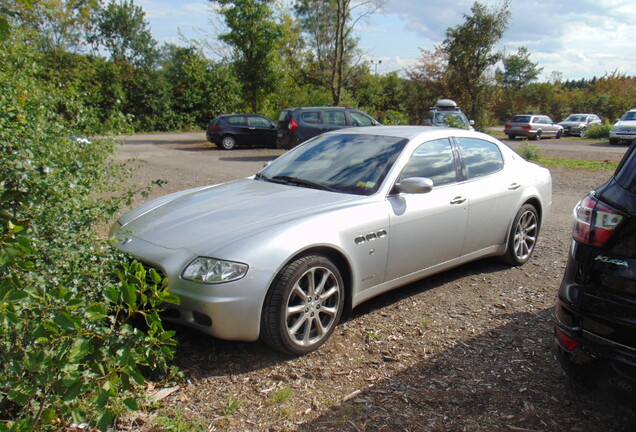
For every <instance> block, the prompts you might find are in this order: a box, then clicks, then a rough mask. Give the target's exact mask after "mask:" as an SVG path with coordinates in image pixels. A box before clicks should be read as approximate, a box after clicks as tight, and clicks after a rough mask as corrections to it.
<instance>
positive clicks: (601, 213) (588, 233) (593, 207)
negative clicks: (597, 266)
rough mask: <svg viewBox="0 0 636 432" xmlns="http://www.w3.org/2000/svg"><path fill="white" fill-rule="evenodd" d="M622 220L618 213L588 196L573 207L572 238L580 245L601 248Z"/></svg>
mask: <svg viewBox="0 0 636 432" xmlns="http://www.w3.org/2000/svg"><path fill="white" fill-rule="evenodd" d="M622 220H623V216H621V215H620V213H618V211H616V210H615V209H613V208H611V207H609V206H608V205H606V204H603V203H602V202H600V201H599V200H597V199H596V198H594V197H593V196H592V195H588V196H586V197H585V198H583V199H582V200H581V201H580V202H579V203H578V204H577V205H576V207H574V228H573V230H572V237H574V239H575V240H578V241H580V242H581V243H586V244H589V245H592V246H603V245H604V244H605V243H606V242H607V241H608V240H609V239H610V237H611V236H612V234H613V233H614V230H615V229H616V227H617V226H618V225H619V224H620V223H621V221H622Z"/></svg>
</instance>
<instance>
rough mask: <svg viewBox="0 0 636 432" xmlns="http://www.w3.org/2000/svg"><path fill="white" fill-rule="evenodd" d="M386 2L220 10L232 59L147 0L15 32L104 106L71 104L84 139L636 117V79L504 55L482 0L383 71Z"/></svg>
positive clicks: (54, 78) (50, 5)
mask: <svg viewBox="0 0 636 432" xmlns="http://www.w3.org/2000/svg"><path fill="white" fill-rule="evenodd" d="M385 1H386V0H365V1H360V2H354V1H352V0H296V1H295V2H294V3H293V7H292V8H291V9H289V10H286V9H282V8H281V7H280V5H279V3H277V2H275V1H273V0H210V4H211V6H214V10H215V11H216V13H217V14H218V15H219V16H220V17H221V18H222V20H223V22H224V24H225V29H224V30H223V31H222V32H221V33H220V34H219V35H218V41H215V42H218V43H221V44H223V46H224V47H225V48H226V51H227V53H228V54H226V55H225V56H224V57H223V58H222V59H220V60H211V59H208V58H206V56H205V55H204V50H203V47H204V46H205V44H206V43H208V42H209V41H205V40H190V41H188V43H187V44H186V45H185V46H182V45H174V44H163V45H161V46H159V45H158V43H157V42H156V41H155V40H154V39H153V37H152V34H151V31H150V27H149V24H148V22H147V21H146V19H145V14H144V11H143V9H142V8H141V7H139V6H137V5H136V4H135V3H134V0H110V1H109V2H107V3H102V2H100V1H98V0H66V1H64V0H41V1H39V2H37V3H33V6H32V7H29V6H28V5H30V2H25V1H23V0H8V8H7V9H6V10H7V11H10V13H9V14H5V15H4V16H5V17H6V19H8V22H9V23H11V24H13V25H14V27H15V31H14V32H15V33H16V34H20V35H21V37H23V38H27V39H28V40H29V41H30V42H32V43H33V44H34V45H35V46H36V47H37V49H39V50H41V51H42V52H45V53H46V56H44V58H45V61H44V62H43V64H41V65H40V71H41V72H40V73H41V74H42V75H43V76H44V77H45V78H46V79H48V80H50V81H51V82H54V83H56V84H57V85H59V86H64V87H66V88H68V89H69V91H71V92H72V93H73V94H74V95H75V97H79V98H83V99H84V101H85V103H86V104H87V105H89V106H92V107H95V108H96V111H94V113H95V114H94V117H92V118H82V117H81V116H79V117H78V116H76V113H73V112H68V110H67V109H66V107H64V106H61V107H60V116H61V118H64V119H65V120H67V121H71V122H74V123H75V126H76V127H77V129H79V130H82V129H86V128H88V127H91V128H93V127H98V128H101V129H102V130H103V131H104V132H108V131H116V130H121V129H122V128H129V129H132V130H135V131H174V130H186V129H200V128H203V127H205V125H206V124H207V122H208V121H209V120H210V119H211V118H213V117H215V116H216V115H218V114H222V113H229V112H240V111H245V112H255V113H260V114H264V115H266V116H268V117H270V118H276V117H277V116H278V113H279V112H280V109H282V108H285V107H288V106H309V105H346V106H352V107H358V108H361V109H363V110H365V111H367V112H369V113H370V114H371V115H373V116H375V117H376V118H377V119H378V120H380V121H382V122H384V123H401V124H420V123H421V120H422V119H423V117H424V115H425V114H426V112H427V111H428V109H429V107H430V106H431V105H433V104H434V103H435V101H436V100H437V99H439V98H442V97H448V98H452V99H455V100H456V101H457V102H458V103H459V104H460V105H461V106H462V108H463V109H464V111H466V113H467V114H468V116H469V117H470V118H472V119H474V120H475V121H476V123H477V125H478V127H485V126H487V125H490V124H495V123H500V122H503V121H505V120H506V119H507V118H509V117H510V116H511V115H514V114H515V113H519V112H535V113H539V112H540V113H545V114H549V115H551V116H552V117H553V118H554V119H562V118H563V117H564V116H566V115H567V114H569V113H571V112H595V113H597V114H599V115H601V116H602V117H604V118H607V119H610V120H612V121H613V120H614V119H615V118H616V117H618V116H620V115H621V114H622V113H623V112H624V111H625V110H627V109H629V108H631V104H632V101H633V100H634V96H635V92H636V81H635V79H634V77H630V76H626V75H624V74H620V73H617V72H608V73H607V74H606V75H605V76H603V77H601V78H596V77H594V78H593V79H591V80H586V79H584V78H583V79H581V80H578V81H577V80H572V81H570V80H567V81H565V82H564V81H563V80H562V79H561V76H560V74H559V73H558V72H553V73H552V75H551V77H550V79H549V80H548V81H547V82H539V81H538V78H539V76H540V74H541V72H542V71H543V69H542V68H541V67H539V65H538V64H537V63H535V62H533V61H532V59H531V53H530V52H529V51H528V49H527V48H526V47H520V48H519V49H518V50H517V51H516V52H511V53H508V52H506V51H501V50H497V46H498V44H499V42H500V41H501V39H502V37H503V35H504V33H505V31H506V28H507V25H508V20H509V17H510V8H509V4H510V2H509V0H503V1H502V3H501V4H500V5H499V6H498V7H496V8H489V7H487V6H486V5H484V4H483V3H481V2H479V1H475V2H474V4H473V5H472V7H471V9H470V11H467V12H466V13H465V14H464V20H463V22H462V23H460V24H458V25H457V26H455V27H451V28H448V29H447V31H446V35H445V38H444V40H443V42H442V43H441V44H440V45H439V46H437V47H436V48H435V49H434V50H433V51H422V53H421V56H420V58H419V59H418V61H417V63H416V64H415V65H414V66H412V67H410V68H408V69H405V70H404V71H402V72H390V73H384V74H375V73H373V70H372V63H371V62H369V61H368V60H365V56H364V53H363V52H361V50H360V49H359V47H358V39H357V37H356V29H357V27H358V26H359V25H360V23H362V22H364V20H365V18H366V17H368V16H369V15H371V14H373V13H376V12H377V11H378V10H379V9H380V8H381V7H382V6H383V5H384V3H385Z"/></svg>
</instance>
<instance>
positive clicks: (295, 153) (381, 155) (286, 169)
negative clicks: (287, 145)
mask: <svg viewBox="0 0 636 432" xmlns="http://www.w3.org/2000/svg"><path fill="white" fill-rule="evenodd" d="M407 142H408V140H407V139H405V138H398V137H391V136H379V135H363V134H338V135H321V136H319V137H317V138H315V139H313V140H311V141H307V143H306V144H303V145H301V146H299V147H296V148H295V149H294V150H292V151H290V152H288V153H286V154H284V155H283V156H281V157H279V158H278V159H276V160H275V161H274V162H272V163H271V164H270V165H268V166H267V167H266V168H264V169H263V170H262V171H261V172H259V173H258V174H257V175H256V179H257V180H264V181H273V182H278V183H285V184H291V185H295V186H302V187H313V188H318V189H323V190H330V191H334V192H341V193H351V194H356V195H371V194H373V193H375V192H376V191H377V190H378V189H379V187H380V185H381V184H382V181H383V180H384V178H385V177H386V175H387V173H388V172H389V169H390V168H391V166H392V165H393V163H394V162H395V160H396V159H397V157H398V156H399V154H400V152H401V151H402V149H403V148H404V146H405V145H406V143H407Z"/></svg>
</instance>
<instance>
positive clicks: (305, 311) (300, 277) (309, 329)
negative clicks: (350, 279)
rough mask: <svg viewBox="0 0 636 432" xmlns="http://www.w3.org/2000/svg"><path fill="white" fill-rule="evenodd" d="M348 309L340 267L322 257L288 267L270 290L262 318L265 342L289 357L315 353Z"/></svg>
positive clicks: (313, 257)
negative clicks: (345, 304)
mask: <svg viewBox="0 0 636 432" xmlns="http://www.w3.org/2000/svg"><path fill="white" fill-rule="evenodd" d="M343 307H344V283H343V281H342V276H340V272H339V271H338V268H337V267H336V266H335V265H334V264H333V263H332V262H331V260H329V259H328V258H326V257H324V256H322V255H309V256H305V257H301V258H299V259H297V260H295V261H293V262H292V263H290V264H288V265H287V266H286V267H285V268H284V269H283V270H282V271H281V273H280V274H279V275H278V277H277V278H276V279H275V280H274V282H273V284H272V286H271V287H270V289H269V291H268V293H267V296H266V297H265V302H264V304H263V313H262V318H261V340H262V341H263V342H264V343H266V344H267V345H269V346H270V347H272V348H273V349H275V350H278V351H281V352H283V353H285V354H291V355H304V354H307V353H310V352H312V351H315V350H316V349H318V348H319V347H320V346H321V345H322V344H324V343H325V342H326V341H327V339H329V337H330V336H331V334H332V333H333V331H334V330H335V328H336V325H337V324H338V321H339V320H340V317H341V315H342V309H343Z"/></svg>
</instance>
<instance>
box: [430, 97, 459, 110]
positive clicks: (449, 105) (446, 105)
mask: <svg viewBox="0 0 636 432" xmlns="http://www.w3.org/2000/svg"><path fill="white" fill-rule="evenodd" d="M435 108H437V109H443V110H452V109H457V108H458V106H457V103H456V102H455V101H454V100H452V99H440V100H438V101H437V102H436V103H435Z"/></svg>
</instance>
